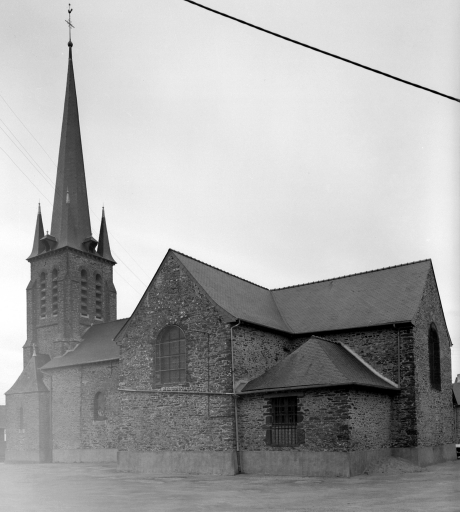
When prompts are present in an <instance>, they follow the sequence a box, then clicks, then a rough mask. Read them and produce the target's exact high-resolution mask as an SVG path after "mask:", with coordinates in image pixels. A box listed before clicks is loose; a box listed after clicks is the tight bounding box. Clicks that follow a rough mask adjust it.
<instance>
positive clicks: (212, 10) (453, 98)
mask: <svg viewBox="0 0 460 512" xmlns="http://www.w3.org/2000/svg"><path fill="white" fill-rule="evenodd" d="M184 2H187V3H189V4H192V5H196V6H197V7H201V8H202V9H205V10H206V11H210V12H213V13H214V14H218V15H219V16H223V17H224V18H228V19H230V20H233V21H236V22H238V23H241V24H243V25H247V26H248V27H251V28H255V29H256V30H260V31H261V32H265V33H266V34H270V35H271V36H275V37H278V38H280V39H284V40H285V41H289V42H290V43H294V44H297V45H299V46H303V47H304V48H308V49H309V50H313V51H314V52H318V53H322V54H323V55H327V56H328V57H333V58H334V59H338V60H341V61H343V62H347V63H348V64H353V66H358V67H359V68H363V69H366V70H367V71H372V72H373V73H377V74H378V75H383V76H386V77H387V78H391V79H392V80H396V81H397V82H402V83H403V84H407V85H411V86H412V87H417V88H418V89H423V90H424V91H428V92H431V93H432V94H437V95H438V96H442V97H443V98H447V99H449V100H453V101H457V102H458V103H460V99H459V98H455V97H454V96H449V95H448V94H444V93H442V92H439V91H435V90H434V89H429V88H428V87H424V86H423V85H419V84H416V83H414V82H409V81H408V80H403V79H402V78H398V77H397V76H394V75H390V74H389V73H384V72H383V71H379V70H378V69H375V68H371V67H369V66H365V65H364V64H360V63H359V62H355V61H353V60H350V59H346V58H345V57H340V56H339V55H335V54H334V53H330V52H326V51H325V50H320V49H319V48H316V47H314V46H310V45H309V44H305V43H301V42H300V41H296V40H295V39H291V38H290V37H286V36H283V35H281V34H277V33H276V32H272V31H271V30H267V29H266V28H262V27H259V26H257V25H253V24H252V23H248V22H247V21H244V20H241V19H239V18H235V17H234V16H230V15H229V14H225V13H223V12H221V11H216V10H215V9H211V8H210V7H207V6H206V5H202V4H199V3H198V2H193V1H192V0H184Z"/></svg>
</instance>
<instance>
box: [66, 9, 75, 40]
mask: <svg viewBox="0 0 460 512" xmlns="http://www.w3.org/2000/svg"><path fill="white" fill-rule="evenodd" d="M72 11H73V9H71V8H70V4H69V10H68V11H67V12H68V13H69V19H68V20H65V22H66V23H67V25H69V43H68V45H69V46H73V43H72V29H73V28H75V27H74V26H73V25H72V20H71V18H70V14H71V12H72Z"/></svg>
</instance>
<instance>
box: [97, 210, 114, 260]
mask: <svg viewBox="0 0 460 512" xmlns="http://www.w3.org/2000/svg"><path fill="white" fill-rule="evenodd" d="M97 253H98V254H99V256H102V258H105V259H106V260H109V261H113V262H114V263H115V260H114V259H113V257H112V253H111V252H110V243H109V232H108V231H107V224H106V222H105V211H104V207H102V220H101V230H100V231H99V245H98V246H97Z"/></svg>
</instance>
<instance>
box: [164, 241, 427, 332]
mask: <svg viewBox="0 0 460 512" xmlns="http://www.w3.org/2000/svg"><path fill="white" fill-rule="evenodd" d="M171 252H172V253H173V254H174V255H175V256H176V258H177V259H178V260H179V261H180V262H181V263H182V264H183V266H184V267H185V268H186V269H187V270H188V271H189V273H190V274H191V276H192V277H193V278H194V279H195V280H196V281H197V282H198V283H199V284H200V285H201V287H202V288H203V290H204V291H205V292H206V293H207V294H208V295H209V297H210V298H211V299H212V300H213V301H214V302H215V303H216V304H217V305H218V306H219V307H220V308H221V309H222V310H224V312H226V313H227V314H228V315H229V316H230V317H231V319H232V320H236V319H241V320H242V321H245V322H248V323H252V324H256V325H260V326H265V327H269V328H272V329H276V330H279V331H283V332H287V333H292V334H302V333H303V334H305V333H309V334H313V333H320V332H326V331H334V330H340V329H351V328H358V327H371V326H377V325H385V324H392V323H398V322H410V321H412V320H413V319H414V317H415V314H416V312H417V309H418V306H419V303H420V300H421V297H422V293H423V289H424V286H425V282H426V278H427V276H428V273H429V272H430V270H431V268H432V264H431V260H424V261H419V262H415V263H408V264H405V265H400V266H396V267H389V268H384V269H380V270H374V271H370V272H364V273H361V274H353V275H350V276H344V277H339V278H335V279H328V280H325V281H319V282H314V283H308V284H304V285H299V286H293V287H289V288H280V289H276V290H269V289H267V288H263V287H262V286H258V285H256V284H253V283H250V282H249V281H245V280H244V279H240V278H239V277H236V276H233V275H231V274H228V273H227V272H224V271H222V270H219V269H217V268H215V267H212V266H210V265H207V264H206V263H202V262H200V261H198V260H195V259H194V258H191V257H189V256H186V255H184V254H181V253H179V252H177V251H171Z"/></svg>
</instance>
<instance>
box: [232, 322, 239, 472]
mask: <svg viewBox="0 0 460 512" xmlns="http://www.w3.org/2000/svg"><path fill="white" fill-rule="evenodd" d="M240 324H241V320H238V323H237V324H235V325H232V326H231V327H230V348H231V352H232V391H233V407H234V411H235V438H236V464H237V472H238V474H239V473H241V457H240V439H239V437H240V435H239V429H238V407H237V399H238V397H237V395H236V393H235V357H234V353H233V329H234V328H235V327H239V326H240Z"/></svg>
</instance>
